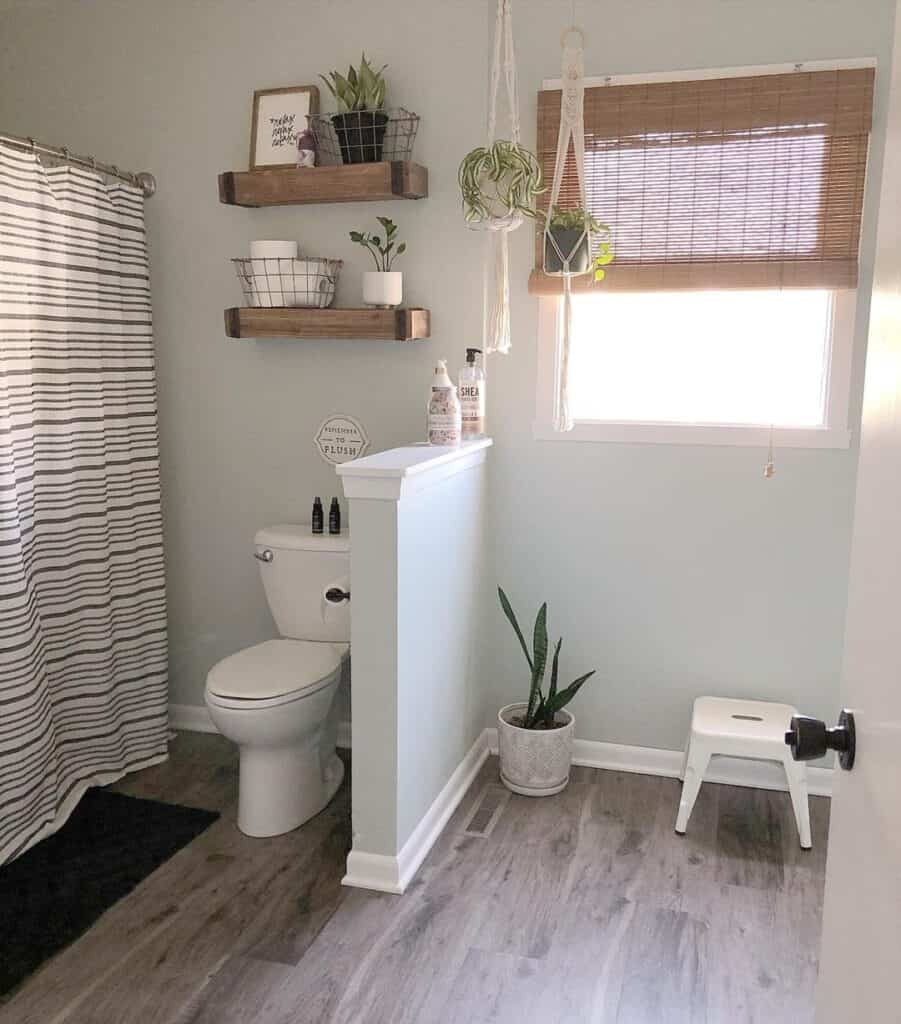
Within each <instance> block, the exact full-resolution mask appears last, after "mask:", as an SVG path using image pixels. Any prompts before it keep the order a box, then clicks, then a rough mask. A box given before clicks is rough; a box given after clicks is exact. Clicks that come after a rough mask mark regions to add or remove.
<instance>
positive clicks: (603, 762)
mask: <svg viewBox="0 0 901 1024" xmlns="http://www.w3.org/2000/svg"><path fill="white" fill-rule="evenodd" d="M486 734H487V736H486ZM483 736H486V740H485V742H486V743H487V745H488V747H489V748H490V750H491V753H492V754H496V753H497V729H486V730H485V732H484V733H483ZM682 758H683V753H682V751H681V750H660V749H658V748H656V747H630V746H627V745H626V744H623V743H601V742H599V741H597V740H576V741H575V743H574V745H573V764H581V765H585V766H587V767H588V768H604V769H607V770H608V771H617V772H637V773H638V774H639V775H661V776H663V777H664V778H670V779H679V778H681V777H682ZM704 781H705V782H717V783H721V784H723V785H727V786H749V787H751V788H752V789H774V790H782V791H785V790H787V789H788V786H787V784H786V781H785V772H784V771H783V770H782V767H781V765H779V764H777V763H776V762H775V761H754V760H751V759H750V758H737V757H714V758H713V759H712V760H711V762H710V768H709V769H708V771H707V774H706V775H705V776H704ZM807 787H808V790H809V792H810V795H811V796H832V769H831V768H816V767H814V768H808V769H807Z"/></svg>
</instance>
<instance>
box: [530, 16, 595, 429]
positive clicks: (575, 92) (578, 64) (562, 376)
mask: <svg viewBox="0 0 901 1024" xmlns="http://www.w3.org/2000/svg"><path fill="white" fill-rule="evenodd" d="M573 37H575V42H572V43H571V42H570V39H571V38H573ZM560 45H561V47H562V49H563V67H562V74H561V79H562V83H563V84H562V87H561V96H560V132H559V134H558V136H557V158H556V163H555V164H554V183H553V185H552V187H551V197H550V200H549V201H548V211H547V220H546V221H545V228H544V247H543V249H544V272H545V273H546V274H551V275H553V276H557V277H562V278H563V321H562V329H561V332H560V351H559V359H558V364H557V399H556V402H555V410H554V429H555V430H557V431H559V432H563V431H567V430H572V428H573V420H572V415H571V414H570V410H569V340H570V332H571V330H572V289H571V284H570V282H571V279H572V278H573V277H576V276H578V275H580V274H586V273H592V271H593V269H594V267H593V265H592V261H591V259H590V254H591V252H592V239H591V232H590V229H589V226H588V225H587V224H586V225H583V229H582V232H581V234H580V235H579V236H578V237H577V238H576V240H575V242H574V244H573V245H571V246H570V247H569V249H568V251H566V252H564V251H563V250H562V249H561V246H560V243H559V241H558V239H557V237H555V235H554V232H553V230H552V228H551V217H552V215H553V213H554V208H555V206H556V205H557V200H558V199H559V197H560V188H561V186H562V184H563V173H564V171H565V169H566V159H567V156H568V155H569V144H570V140H572V146H573V156H574V157H575V164H576V177H577V179H578V182H579V207H580V208H581V209H582V210H587V209H588V202H587V197H586V194H585V118H584V104H585V59H584V54H583V48H584V45H585V33H584V32H583V31H582V29H580V28H578V27H577V26H575V25H572V26H570V27H569V28H567V29H564V31H563V35H562V36H561V37H560ZM586 245H587V247H588V253H589V259H588V261H587V264H588V266H587V269H574V267H573V261H574V259H575V257H576V256H577V255H578V254H579V253H581V252H584V251H585V247H586ZM549 253H553V254H555V255H556V257H557V259H556V261H555V263H557V264H559V265H560V267H561V268H562V269H560V270H549V269H548V254H549ZM583 262H584V261H583Z"/></svg>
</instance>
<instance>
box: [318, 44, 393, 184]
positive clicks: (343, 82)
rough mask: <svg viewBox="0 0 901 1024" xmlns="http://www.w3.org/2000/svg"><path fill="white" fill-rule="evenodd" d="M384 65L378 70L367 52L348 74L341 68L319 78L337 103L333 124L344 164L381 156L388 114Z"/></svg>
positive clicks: (362, 162) (373, 161) (376, 159)
mask: <svg viewBox="0 0 901 1024" xmlns="http://www.w3.org/2000/svg"><path fill="white" fill-rule="evenodd" d="M387 66H388V65H387V64H383V65H382V67H381V68H379V69H378V70H376V69H375V68H374V67H373V66H372V65H371V64H370V63H369V61H368V60H367V59H366V54H365V53H364V54H363V55H362V57H361V59H360V66H359V68H355V67H354V66H353V65H351V66H350V67H349V68H348V69H347V74H346V75H342V74H341V73H340V72H338V71H332V72H330V73H329V76H328V78H326V76H325V75H320V76H319V77H320V78H321V79H322V81H323V82H325V84H326V86H327V87H328V90H329V92H331V94H332V96H334V98H335V102H336V103H337V104H338V113H337V114H332V118H331V120H332V126H333V127H334V129H335V135H337V137H338V145H339V147H340V149H341V160H342V162H343V163H345V164H369V163H378V162H379V161H380V160H381V159H382V147H383V145H384V141H385V131H386V129H387V127H388V115H387V114H386V113H385V111H384V109H383V108H384V105H385V92H386V88H387V86H386V84H385V76H384V75H383V72H384V70H385V68H386V67H387Z"/></svg>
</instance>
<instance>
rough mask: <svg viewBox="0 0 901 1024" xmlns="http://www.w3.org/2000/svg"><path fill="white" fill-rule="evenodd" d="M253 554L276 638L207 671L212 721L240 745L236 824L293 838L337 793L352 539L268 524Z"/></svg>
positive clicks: (347, 654) (252, 832)
mask: <svg viewBox="0 0 901 1024" xmlns="http://www.w3.org/2000/svg"><path fill="white" fill-rule="evenodd" d="M254 545H255V551H254V555H255V557H256V559H257V561H258V563H259V567H260V573H261V575H262V578H263V587H264V589H265V591H266V600H267V601H268V602H269V607H270V609H271V610H272V615H273V618H274V619H275V624H276V626H277V628H278V631H279V633H280V634H281V638H280V639H278V640H266V641H265V642H264V643H260V644H256V645H254V646H253V647H247V648H245V649H244V650H242V651H238V653H237V654H232V655H231V656H230V657H228V658H224V659H223V660H222V661H220V662H218V663H217V664H216V665H214V666H213V667H212V668H211V669H210V672H209V674H208V675H207V681H206V689H205V693H204V698H205V700H206V706H207V708H208V710H209V713H210V717H211V718H212V720H213V724H214V725H215V726H216V728H217V729H218V730H219V731H220V732H221V733H222V735H223V736H225V737H227V738H228V739H230V740H232V741H233V742H234V743H236V744H237V745H238V747H239V752H240V762H239V764H240V766H239V780H238V828H240V830H241V831H242V832H244V833H245V834H246V835H249V836H276V835H281V834H282V833H283V832H290V831H291V829H295V828H297V827H298V826H299V825H302V824H303V823H304V822H305V821H307V820H308V819H310V818H312V817H313V815H314V814H318V813H319V811H321V810H322V808H323V807H325V805H326V804H327V803H328V802H329V800H331V798H332V797H333V796H334V795H335V792H336V791H337V789H338V787H339V786H340V785H341V780H342V778H343V776H344V764H343V762H342V761H341V759H340V758H339V757H338V755H337V754H336V753H335V739H336V736H337V724H338V723H337V707H336V701H335V696H336V694H337V691H338V684H339V683H340V682H341V680H342V678H344V677H348V678H349V671H350V643H349V641H350V538H349V537H348V535H347V534H343V535H340V536H328V535H322V534H312V533H311V532H310V527H309V525H301V526H297V525H280V526H270V527H266V528H265V529H263V530H260V531H259V532H258V533H257V535H256V537H255V538H254Z"/></svg>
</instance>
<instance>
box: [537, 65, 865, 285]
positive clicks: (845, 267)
mask: <svg viewBox="0 0 901 1024" xmlns="http://www.w3.org/2000/svg"><path fill="white" fill-rule="evenodd" d="M873 77H874V72H873V69H872V68H865V69H855V70H840V71H811V72H794V73H789V74H778V75H754V76H748V77H740V78H720V79H705V80H700V81H686V82H665V83H648V84H644V85H608V86H600V87H594V88H587V89H586V90H585V108H584V110H585V188H586V193H587V202H588V208H589V211H590V212H591V213H592V214H593V215H594V216H595V217H596V218H597V219H598V220H600V221H602V222H604V223H606V224H609V225H610V226H611V228H612V230H613V247H614V250H615V252H616V259H615V261H614V263H613V264H612V266H611V267H610V269H609V272H608V275H607V279H606V281H604V283H603V285H600V286H597V285H595V283H594V281H593V279H592V278H591V277H590V276H586V277H580V278H575V279H573V281H572V287H573V289H574V290H578V291H590V290H594V289H595V288H596V287H597V288H598V289H600V288H603V289H610V288H613V289H620V290H667V289H679V288H695V289H707V288H781V287H785V288H791V287H808V288H853V287H855V286H856V284H857V253H858V247H859V241H860V220H861V213H862V209H863V194H864V182H865V177H866V165H867V148H868V143H869V134H870V128H871V123H872V107H873ZM559 125H560V91H559V90H553V91H550V90H549V91H544V92H540V93H539V94H538V144H537V153H538V157H539V160H540V161H541V164H542V168H543V172H544V174H545V177H546V179H547V180H550V178H551V177H552V176H553V172H554V158H555V155H556V149H557V136H558V131H559ZM547 201H548V200H547V193H545V195H544V196H543V197H542V202H544V204H545V206H546V204H547ZM558 205H559V206H561V207H574V206H578V205H580V199H579V181H578V177H577V175H576V170H575V164H574V161H573V158H572V152H570V159H569V163H568V165H567V168H566V172H565V174H564V177H563V182H562V187H561V190H560V197H559V200H558ZM535 266H536V269H535V270H534V271H533V272H532V276H531V279H530V290H531V291H532V292H536V293H539V294H540V293H546V294H557V293H560V292H561V291H562V285H561V282H560V280H559V279H558V278H554V277H548V276H546V275H545V274H543V273H542V271H541V269H540V268H541V252H540V249H539V250H538V252H537V258H536V264H535Z"/></svg>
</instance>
